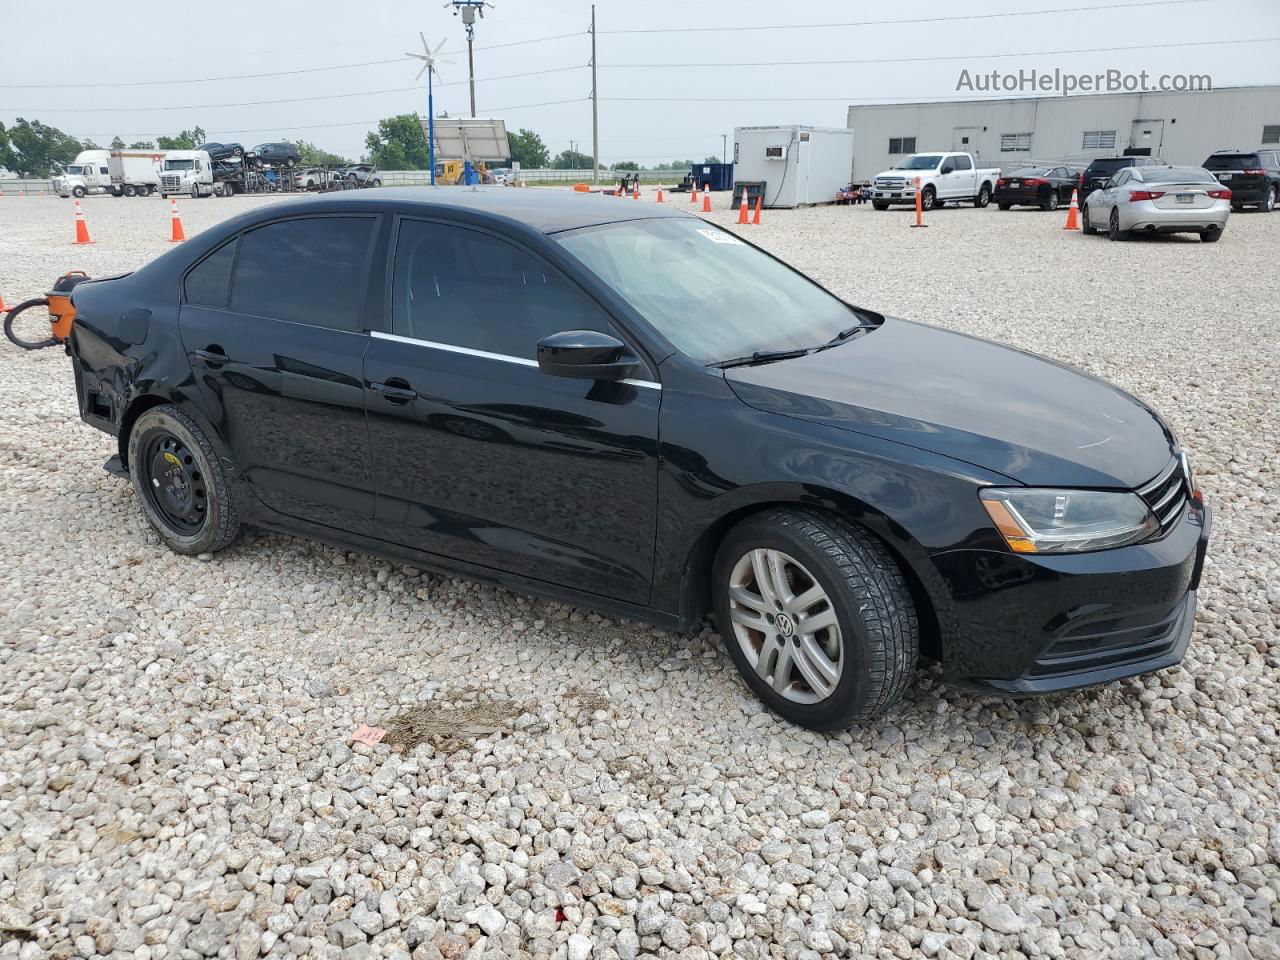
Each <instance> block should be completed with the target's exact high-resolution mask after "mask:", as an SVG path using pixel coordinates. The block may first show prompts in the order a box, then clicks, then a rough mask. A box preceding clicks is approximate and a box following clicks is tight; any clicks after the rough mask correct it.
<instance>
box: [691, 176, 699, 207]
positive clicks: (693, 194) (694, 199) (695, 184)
mask: <svg viewBox="0 0 1280 960" xmlns="http://www.w3.org/2000/svg"><path fill="white" fill-rule="evenodd" d="M689 202H690V203H697V202H698V181H697V180H695V181H693V189H692V190H690V191H689Z"/></svg>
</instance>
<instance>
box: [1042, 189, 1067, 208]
mask: <svg viewBox="0 0 1280 960" xmlns="http://www.w3.org/2000/svg"><path fill="white" fill-rule="evenodd" d="M1060 203H1062V198H1061V197H1060V196H1058V191H1057V190H1050V191H1049V195H1048V196H1046V197H1045V198H1044V200H1043V201H1042V202H1041V204H1040V209H1041V210H1049V211H1053V210H1057V209H1058V205H1059V204H1060Z"/></svg>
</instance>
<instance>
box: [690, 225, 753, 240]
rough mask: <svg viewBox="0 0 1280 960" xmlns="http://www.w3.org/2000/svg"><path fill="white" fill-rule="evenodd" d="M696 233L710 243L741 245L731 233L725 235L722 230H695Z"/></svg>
mask: <svg viewBox="0 0 1280 960" xmlns="http://www.w3.org/2000/svg"><path fill="white" fill-rule="evenodd" d="M697 229H698V232H699V233H700V234H702V235H703V236H704V237H706V238H707V239H708V240H710V241H711V242H712V243H739V244H740V243H742V241H741V240H739V239H738V238H737V237H735V236H734V235H733V234H731V233H725V232H724V231H723V230H704V229H702V228H701V227H699V228H697Z"/></svg>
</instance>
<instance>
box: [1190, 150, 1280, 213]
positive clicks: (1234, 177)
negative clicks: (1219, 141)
mask: <svg viewBox="0 0 1280 960" xmlns="http://www.w3.org/2000/svg"><path fill="white" fill-rule="evenodd" d="M1204 168H1205V169H1206V170H1208V171H1209V172H1210V173H1212V174H1213V175H1214V176H1215V177H1217V178H1218V180H1219V181H1220V182H1221V183H1222V185H1223V186H1224V187H1230V188H1231V209H1232V210H1239V209H1240V208H1242V207H1244V206H1245V205H1247V204H1252V205H1253V206H1256V207H1257V208H1258V209H1259V210H1263V211H1266V212H1268V213H1270V212H1271V211H1272V210H1274V209H1275V208H1276V204H1277V203H1280V150H1254V151H1240V150H1219V151H1217V152H1216V153H1213V154H1211V155H1210V157H1209V159H1208V160H1206V161H1205V162H1204Z"/></svg>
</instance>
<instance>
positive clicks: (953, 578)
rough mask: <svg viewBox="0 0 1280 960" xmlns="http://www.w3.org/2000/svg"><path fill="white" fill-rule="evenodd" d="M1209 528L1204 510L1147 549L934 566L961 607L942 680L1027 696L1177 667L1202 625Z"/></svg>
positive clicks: (948, 557)
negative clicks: (1199, 608)
mask: <svg viewBox="0 0 1280 960" xmlns="http://www.w3.org/2000/svg"><path fill="white" fill-rule="evenodd" d="M1209 527H1210V510H1209V508H1208V507H1207V506H1203V505H1197V504H1194V503H1193V504H1191V505H1190V506H1189V507H1188V509H1187V510H1186V512H1185V513H1184V515H1183V518H1182V519H1181V520H1180V521H1179V523H1178V524H1177V526H1175V527H1174V528H1173V529H1172V530H1171V531H1170V532H1169V534H1168V535H1167V536H1165V537H1163V538H1162V539H1160V540H1157V541H1154V542H1151V543H1144V544H1136V545H1134V546H1131V547H1122V548H1119V549H1115V550H1103V551H1098V552H1096V553H1087V554H1077V555H1075V556H1068V555H1059V556H1053V555H1045V556H1042V557H1031V556H1027V555H1017V554H1012V553H1009V554H997V553H995V552H993V551H983V550H955V551H950V552H948V553H945V554H942V555H940V556H938V557H935V563H936V564H937V566H938V569H939V571H940V572H941V573H942V575H943V577H944V579H945V580H946V582H947V584H948V586H949V587H950V589H951V592H952V599H953V602H954V622H953V623H952V624H951V625H950V629H949V630H947V632H948V633H949V634H950V636H948V637H945V638H944V642H945V659H944V664H943V670H944V674H945V676H946V678H947V679H948V681H950V682H952V683H954V684H956V685H958V686H963V687H967V688H970V689H975V690H980V691H985V692H990V693H1004V694H1017V695H1026V694H1042V693H1053V692H1055V691H1060V690H1071V689H1076V688H1078V687H1088V686H1094V685H1097V684H1102V683H1110V682H1111V681H1113V680H1119V679H1120V678H1122V677H1131V676H1135V675H1137V674H1142V673H1149V672H1151V671H1153V670H1162V669H1165V668H1166V667H1172V666H1175V665H1176V664H1178V663H1179V662H1180V661H1181V660H1182V658H1183V656H1184V654H1185V653H1186V650H1187V645H1188V643H1189V641H1190V638H1191V631H1192V629H1193V627H1194V624H1195V611H1196V590H1197V589H1198V587H1199V585H1200V575H1201V572H1202V570H1203V567H1204V558H1205V553H1206V550H1207V548H1208V543H1209ZM944 626H946V625H944Z"/></svg>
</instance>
